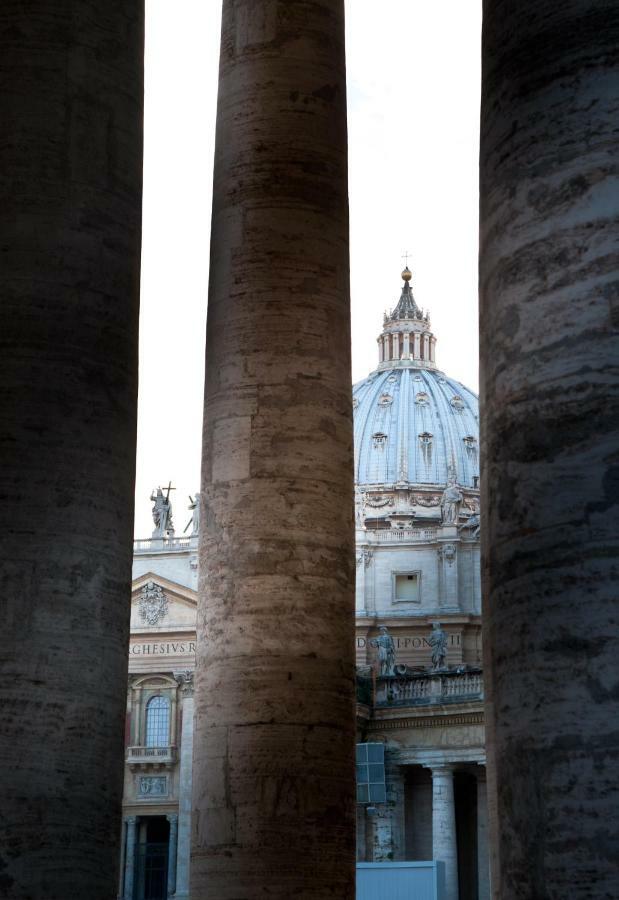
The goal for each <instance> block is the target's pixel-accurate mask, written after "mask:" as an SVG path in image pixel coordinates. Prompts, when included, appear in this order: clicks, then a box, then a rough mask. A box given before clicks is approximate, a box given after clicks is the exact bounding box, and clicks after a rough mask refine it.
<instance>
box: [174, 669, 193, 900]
mask: <svg viewBox="0 0 619 900" xmlns="http://www.w3.org/2000/svg"><path fill="white" fill-rule="evenodd" d="M175 677H176V680H177V681H178V682H179V684H180V685H181V694H182V706H181V709H182V713H181V715H182V723H181V748H180V766H179V774H178V782H179V783H178V844H177V850H176V894H175V897H176V900H187V898H188V897H189V856H190V851H191V762H192V756H193V672H183V673H179V674H178V675H175Z"/></svg>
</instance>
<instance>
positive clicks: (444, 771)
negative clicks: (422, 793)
mask: <svg viewBox="0 0 619 900" xmlns="http://www.w3.org/2000/svg"><path fill="white" fill-rule="evenodd" d="M455 767H456V763H436V765H432V764H429V765H427V766H425V768H426V769H430V772H431V774H432V778H440V777H441V776H445V775H453V773H454V769H455Z"/></svg>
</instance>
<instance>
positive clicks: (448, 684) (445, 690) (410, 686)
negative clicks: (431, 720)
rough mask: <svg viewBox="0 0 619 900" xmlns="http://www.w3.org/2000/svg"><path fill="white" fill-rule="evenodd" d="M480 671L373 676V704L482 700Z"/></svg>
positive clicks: (400, 704)
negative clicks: (374, 678) (374, 679)
mask: <svg viewBox="0 0 619 900" xmlns="http://www.w3.org/2000/svg"><path fill="white" fill-rule="evenodd" d="M483 696H484V682H483V676H482V674H481V671H474V672H454V673H451V672H444V673H438V672H437V673H436V674H431V673H429V674H427V675H408V674H407V675H402V676H399V675H394V676H385V677H379V678H377V679H376V695H375V697H376V706H424V705H428V704H432V703H454V702H462V701H464V700H483Z"/></svg>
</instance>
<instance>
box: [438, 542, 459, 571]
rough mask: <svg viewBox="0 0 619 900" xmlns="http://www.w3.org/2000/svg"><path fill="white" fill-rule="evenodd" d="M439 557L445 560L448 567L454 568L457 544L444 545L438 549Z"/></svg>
mask: <svg viewBox="0 0 619 900" xmlns="http://www.w3.org/2000/svg"><path fill="white" fill-rule="evenodd" d="M437 552H438V557H439V559H441V560H444V562H446V563H447V564H448V565H450V566H453V564H454V560H455V558H456V545H455V544H443V546H442V547H439V548H438V551H437Z"/></svg>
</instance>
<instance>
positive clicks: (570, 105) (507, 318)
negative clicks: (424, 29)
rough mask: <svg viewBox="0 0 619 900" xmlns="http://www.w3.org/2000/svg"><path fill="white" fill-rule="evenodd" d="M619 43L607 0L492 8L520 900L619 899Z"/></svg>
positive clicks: (493, 751)
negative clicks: (618, 703)
mask: <svg viewBox="0 0 619 900" xmlns="http://www.w3.org/2000/svg"><path fill="white" fill-rule="evenodd" d="M618 42H619V5H618V4H616V3H609V2H607V0H571V2H569V3H565V2H563V0H547V2H545V3H544V4H543V6H542V5H540V3H539V2H538V0H521V2H518V3H513V2H510V0H486V2H485V3H484V30H483V86H482V106H481V151H480V193H481V206H480V239H481V243H480V322H481V335H480V337H481V341H480V347H481V379H480V386H481V437H482V441H481V443H482V447H481V450H482V453H481V456H482V460H483V461H484V468H483V469H482V484H481V491H482V500H481V512H482V546H483V572H484V596H483V609H484V654H485V665H484V669H485V676H486V678H487V684H488V685H489V686H493V692H494V698H493V697H492V694H490V696H488V697H487V708H486V727H487V741H488V768H489V773H488V786H489V789H490V790H491V785H492V784H493V783H494V778H493V775H492V772H491V771H490V770H491V769H495V770H496V784H497V789H498V798H497V808H498V822H497V821H494V822H493V821H492V819H491V822H490V827H491V845H492V856H493V872H492V890H493V893H494V896H495V897H500V898H501V900H513V898H516V897H517V898H519V900H520V898H529V897H539V896H540V895H543V896H548V897H568V896H569V897H570V900H581V898H590V897H593V896H595V897H617V896H619V867H618V866H617V854H616V847H617V846H619V804H618V803H617V792H616V787H615V785H616V775H617V771H619V744H618V742H617V739H616V729H617V707H616V694H615V693H613V692H614V690H615V688H614V685H616V645H617V638H618V637H619V634H618V628H617V617H616V598H617V555H618V550H617V534H618V533H619V503H618V502H617V473H618V471H619V469H618V468H617V447H618V446H619V401H618V396H619V394H618V391H617V386H618V380H617V366H616V363H617V359H619V330H618V328H619V290H618V284H619V274H618V268H619V266H618V257H617V220H618V217H619V191H618V190H617V183H618V182H617V179H618V176H619V170H618V165H617V144H616V141H617V132H616V129H617V117H618V115H619V68H618V60H617V44H618ZM493 805H494V804H493V803H492V802H491V803H490V804H489V806H490V808H493ZM499 826H500V827H499ZM602 835H603V838H602ZM611 848H614V849H611Z"/></svg>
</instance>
